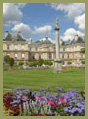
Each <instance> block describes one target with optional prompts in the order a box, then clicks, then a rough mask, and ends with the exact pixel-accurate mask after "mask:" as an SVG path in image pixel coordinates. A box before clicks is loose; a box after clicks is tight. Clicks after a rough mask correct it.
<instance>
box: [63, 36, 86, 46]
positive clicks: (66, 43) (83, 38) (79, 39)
mask: <svg viewBox="0 0 88 119" xmlns="http://www.w3.org/2000/svg"><path fill="white" fill-rule="evenodd" d="M76 43H85V37H80V36H79V37H78V39H77V41H75V39H73V40H72V41H71V40H68V41H63V42H62V44H61V45H70V44H76Z"/></svg>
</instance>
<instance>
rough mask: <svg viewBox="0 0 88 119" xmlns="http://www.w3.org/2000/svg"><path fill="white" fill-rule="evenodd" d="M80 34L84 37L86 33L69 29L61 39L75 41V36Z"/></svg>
mask: <svg viewBox="0 0 88 119" xmlns="http://www.w3.org/2000/svg"><path fill="white" fill-rule="evenodd" d="M76 34H78V35H79V36H84V33H82V32H80V31H77V30H75V29H74V28H69V29H67V30H66V31H65V33H64V35H63V36H61V37H60V39H63V40H64V41H66V40H69V39H70V40H73V38H74V36H75V35H76Z"/></svg>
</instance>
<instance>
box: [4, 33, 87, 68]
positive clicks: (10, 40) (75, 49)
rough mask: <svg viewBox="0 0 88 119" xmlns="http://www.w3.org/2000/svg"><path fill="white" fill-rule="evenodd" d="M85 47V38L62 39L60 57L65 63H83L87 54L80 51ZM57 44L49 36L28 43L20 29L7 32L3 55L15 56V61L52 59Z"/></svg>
mask: <svg viewBox="0 0 88 119" xmlns="http://www.w3.org/2000/svg"><path fill="white" fill-rule="evenodd" d="M84 47H85V38H84V37H81V36H78V35H75V36H74V39H73V40H68V41H64V40H62V39H61V40H60V58H61V59H62V63H63V65H67V64H68V62H69V61H70V62H72V65H74V66H77V65H81V61H82V60H85V54H82V53H80V50H81V48H84ZM55 50H56V49H55V44H54V43H53V42H52V41H51V40H50V39H49V38H48V37H45V38H44V40H38V41H33V40H32V39H31V40H30V43H28V42H27V41H26V40H25V39H23V37H22V36H21V32H20V31H19V32H18V33H17V34H13V33H9V32H8V31H6V32H5V38H4V39H3V57H4V56H6V55H9V56H10V57H13V58H14V60H15V62H16V63H18V62H19V61H25V62H29V61H33V60H38V59H40V58H41V59H44V60H51V61H52V62H53V61H54V59H55V57H56V56H55Z"/></svg>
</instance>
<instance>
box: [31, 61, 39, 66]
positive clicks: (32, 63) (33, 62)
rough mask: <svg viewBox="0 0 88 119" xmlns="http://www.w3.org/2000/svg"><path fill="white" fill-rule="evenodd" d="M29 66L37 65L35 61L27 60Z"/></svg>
mask: <svg viewBox="0 0 88 119" xmlns="http://www.w3.org/2000/svg"><path fill="white" fill-rule="evenodd" d="M29 66H31V67H33V66H37V61H31V62H29Z"/></svg>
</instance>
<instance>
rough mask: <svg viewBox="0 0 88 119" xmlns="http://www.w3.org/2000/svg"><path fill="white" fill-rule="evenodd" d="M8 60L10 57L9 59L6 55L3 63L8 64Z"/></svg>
mask: <svg viewBox="0 0 88 119" xmlns="http://www.w3.org/2000/svg"><path fill="white" fill-rule="evenodd" d="M9 58H10V57H9V56H8V55H6V56H4V61H5V63H8V60H9Z"/></svg>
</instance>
